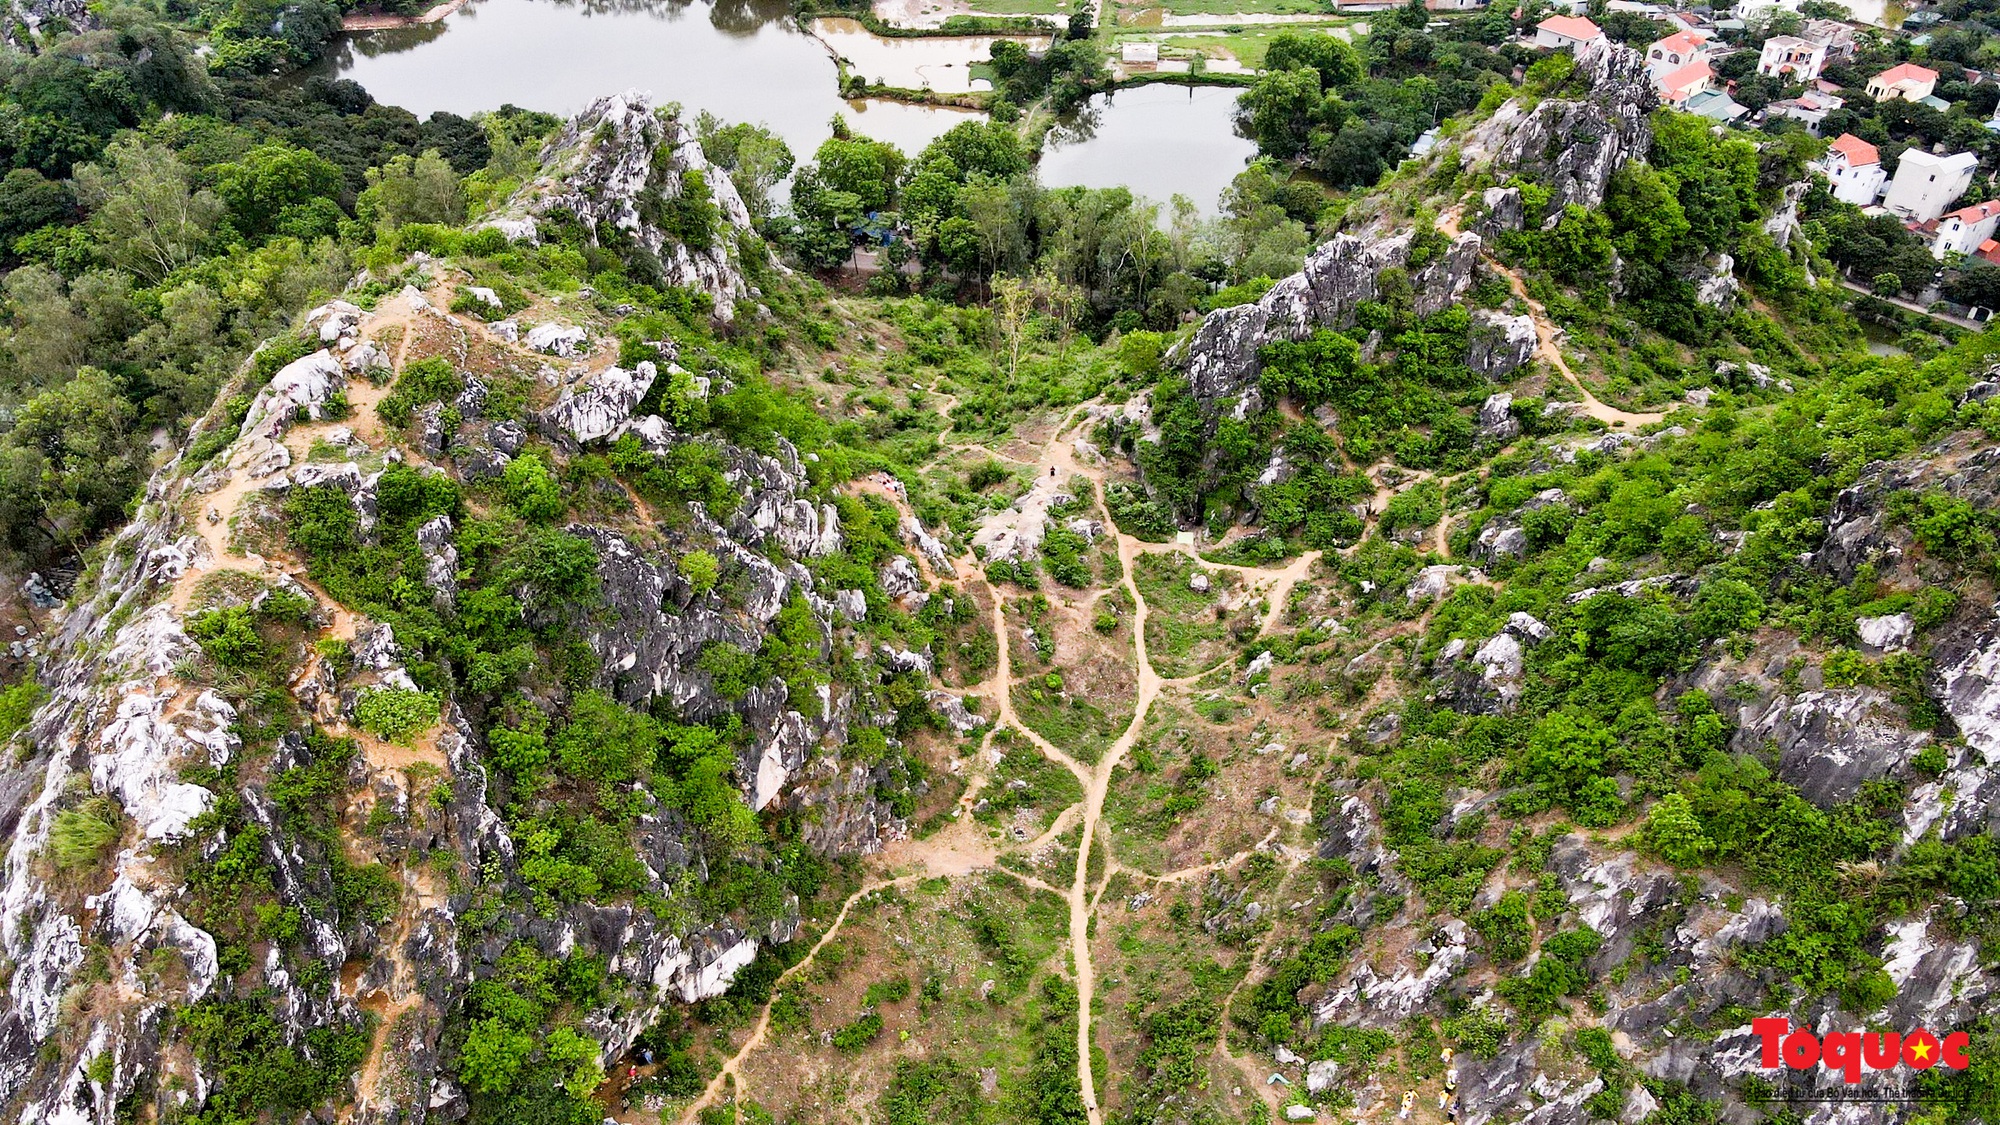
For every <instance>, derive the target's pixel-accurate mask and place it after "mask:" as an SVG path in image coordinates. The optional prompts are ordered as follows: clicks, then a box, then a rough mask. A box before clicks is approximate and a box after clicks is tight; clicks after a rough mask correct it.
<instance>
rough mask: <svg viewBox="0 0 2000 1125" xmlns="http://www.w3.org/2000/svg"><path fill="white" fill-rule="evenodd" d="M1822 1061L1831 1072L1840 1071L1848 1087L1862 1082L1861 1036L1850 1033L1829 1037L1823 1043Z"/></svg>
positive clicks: (1853, 1032)
mask: <svg viewBox="0 0 2000 1125" xmlns="http://www.w3.org/2000/svg"><path fill="white" fill-rule="evenodd" d="M1821 1042H1822V1044H1823V1047H1822V1050H1821V1055H1820V1058H1821V1061H1823V1062H1825V1063H1826V1066H1827V1068H1828V1069H1829V1070H1838V1071H1840V1072H1841V1076H1842V1077H1843V1078H1844V1079H1845V1080H1846V1081H1847V1083H1848V1085H1850V1086H1851V1085H1853V1084H1854V1083H1856V1082H1859V1081H1861V1034H1860V1033H1859V1032H1855V1031H1850V1032H1847V1033H1845V1034H1841V1035H1829V1036H1827V1037H1826V1038H1825V1039H1824V1040H1822V1041H1821Z"/></svg>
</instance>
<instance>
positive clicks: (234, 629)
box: [187, 605, 264, 672]
mask: <svg viewBox="0 0 2000 1125" xmlns="http://www.w3.org/2000/svg"><path fill="white" fill-rule="evenodd" d="M187 634H188V636H190V637H192V638H194V640H195V642H196V643H197V644H199V645H201V651H202V652H204V653H206V654H207V655H208V658H209V659H210V660H213V661H215V662H216V663H217V664H220V665H222V666H223V667H224V668H228V669H232V670H234V671H238V672H242V671H248V670H249V669H251V668H254V667H256V666H257V665H258V664H260V663H262V662H263V659H264V642H263V639H262V638H260V637H258V636H257V629H256V623H255V618H254V617H253V616H252V615H251V613H250V609H249V607H247V606H240V605H235V606H228V607H225V608H222V609H211V610H207V611H205V612H202V613H198V614H195V615H194V616H193V617H192V618H189V619H188V623H187Z"/></svg>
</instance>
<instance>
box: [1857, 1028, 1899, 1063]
mask: <svg viewBox="0 0 2000 1125" xmlns="http://www.w3.org/2000/svg"><path fill="white" fill-rule="evenodd" d="M1902 1057H1903V1037H1902V1036H1900V1035H1898V1034H1896V1033H1895V1032H1893V1031H1871V1032H1869V1033H1868V1034H1866V1035H1863V1036H1862V1037H1861V1058H1862V1061H1864V1062H1866V1063H1867V1064H1868V1065H1869V1067H1870V1068H1872V1069H1875V1070H1887V1069H1889V1068H1890V1067H1892V1066H1895V1065H1896V1060H1897V1059H1900V1058H1902Z"/></svg>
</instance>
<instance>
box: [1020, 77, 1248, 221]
mask: <svg viewBox="0 0 2000 1125" xmlns="http://www.w3.org/2000/svg"><path fill="white" fill-rule="evenodd" d="M1238 96H1239V91H1237V90H1235V89H1232V88H1230V87H1227V86H1173V85H1166V84H1158V85H1152V86H1140V87H1138V88H1136V89H1131V90H1119V91H1116V92H1114V93H1110V94H1100V95H1098V96H1097V97H1094V98H1092V99H1091V100H1090V104H1089V106H1088V107H1087V108H1086V109H1085V110H1084V111H1083V112H1082V113H1080V114H1078V115H1077V119H1076V120H1075V121H1074V122H1071V123H1067V124H1065V125H1063V126H1059V127H1058V128H1057V129H1055V130H1054V131H1052V132H1050V133H1049V139H1048V143H1047V145H1046V147H1045V148H1044V150H1043V152H1042V164H1041V173H1042V182H1043V183H1045V184H1048V185H1050V186H1052V187H1066V186H1068V185H1071V184H1080V185H1082V186H1084V187H1118V186H1121V185H1122V186H1124V187H1129V188H1131V189H1132V190H1133V192H1134V193H1136V194H1139V195H1143V196H1145V197H1147V198H1148V199H1153V200H1157V201H1159V202H1160V203H1162V204H1166V203H1167V202H1168V201H1169V200H1171V199H1172V198H1173V197H1174V196H1176V195H1185V196H1187V197H1188V198H1189V199H1191V200H1193V201H1194V203H1195V206H1197V207H1199V208H1200V209H1201V212H1202V214H1204V215H1212V214H1214V213H1215V212H1216V209H1217V199H1218V198H1219V197H1220V196H1221V195H1222V192H1223V190H1224V189H1225V188H1227V187H1228V186H1229V181H1231V180H1233V179H1235V178H1236V174H1237V173H1238V172H1241V171H1242V170H1243V166H1244V165H1245V164H1246V163H1247V162H1248V161H1249V160H1250V158H1251V157H1253V156H1255V155H1257V146H1256V145H1255V144H1254V143H1252V142H1251V141H1248V140H1245V139H1244V138H1242V137H1240V136H1237V134H1236V130H1235V128H1234V127H1233V126H1232V124H1231V120H1230V118H1231V115H1232V114H1233V113H1234V112H1235V110H1236V99H1237V97H1238ZM1163 217H1164V208H1163Z"/></svg>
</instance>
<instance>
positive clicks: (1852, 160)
mask: <svg viewBox="0 0 2000 1125" xmlns="http://www.w3.org/2000/svg"><path fill="white" fill-rule="evenodd" d="M1813 167H1814V168H1815V169H1816V170H1818V172H1819V173H1820V174H1821V175H1823V176H1825V177H1826V179H1827V183H1828V184H1829V185H1830V186H1831V188H1832V190H1833V197H1834V198H1835V199H1838V200H1840V201H1841V202H1843V203H1852V204H1854V205H1855V206H1856V207H1873V206H1875V201H1876V200H1877V199H1880V198H1882V184H1883V182H1884V181H1886V180H1887V179H1888V178H1889V177H1888V173H1887V172H1885V171H1883V170H1882V154H1881V153H1879V152H1877V151H1876V150H1875V146H1874V145H1871V144H1869V143H1868V142H1867V141H1864V140H1862V139H1861V138H1860V137H1857V136H1855V135H1854V134H1852V133H1842V134H1841V135H1840V136H1839V137H1837V138H1835V139H1834V142H1833V143H1832V144H1830V145H1828V146H1827V149H1826V156H1824V157H1822V158H1821V160H1820V162H1819V163H1818V164H1815V165H1813Z"/></svg>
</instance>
